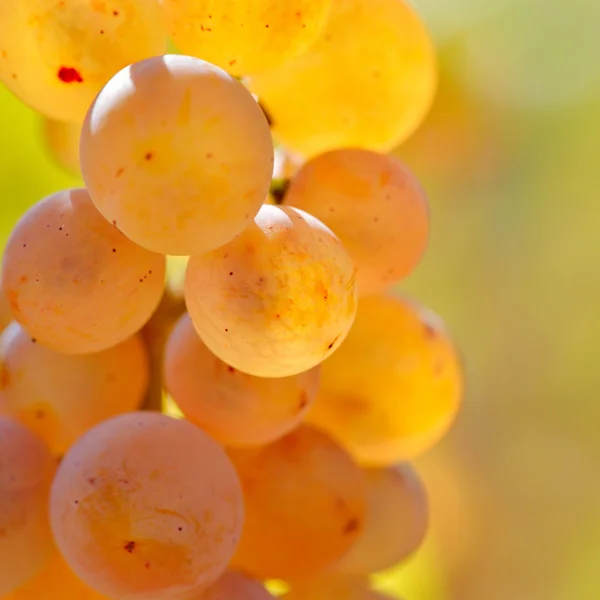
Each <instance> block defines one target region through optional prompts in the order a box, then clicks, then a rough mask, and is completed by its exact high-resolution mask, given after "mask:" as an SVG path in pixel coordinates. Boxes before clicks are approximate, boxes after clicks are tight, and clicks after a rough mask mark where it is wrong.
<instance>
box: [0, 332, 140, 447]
mask: <svg viewBox="0 0 600 600" xmlns="http://www.w3.org/2000/svg"><path fill="white" fill-rule="evenodd" d="M0 360H1V363H0V364H1V367H0V402H1V403H3V404H4V408H5V410H7V411H8V413H9V414H11V415H12V416H14V417H15V418H17V419H18V420H19V421H21V422H22V423H23V424H25V425H27V426H29V427H30V428H31V429H32V430H33V431H35V432H36V433H37V434H38V435H39V436H40V437H41V438H43V439H44V440H45V441H46V443H47V444H48V446H49V447H50V450H51V451H52V453H53V454H54V455H56V456H61V455H63V454H64V453H65V452H66V451H67V450H68V448H69V447H70V446H71V444H73V442H74V441H75V440H76V439H77V438H79V437H80V436H81V435H83V434H84V433H85V432H86V431H87V430H88V429H90V428H91V427H93V426H94V425H97V424H98V423H100V422H101V421H104V420H105V419H107V418H109V417H112V416H114V415H117V414H120V413H124V412H128V411H131V410H134V409H135V408H137V407H138V406H139V405H140V404H141V402H142V400H143V397H144V394H145V392H146V388H147V386H148V377H149V369H150V366H149V361H148V353H147V351H146V347H145V345H144V343H143V342H142V340H141V338H140V337H138V336H134V337H131V338H129V339H128V340H126V341H124V342H121V343H120V344H117V345H116V346H113V347H111V348H108V349H107V350H103V351H101V352H94V353H92V354H79V355H69V354H61V353H59V352H56V351H54V350H50V349H49V348H46V347H45V346H42V345H41V344H39V343H37V342H35V341H34V340H32V339H31V337H30V336H29V334H28V333H27V332H26V331H25V330H24V329H23V328H22V327H21V326H20V325H19V324H17V323H13V324H12V325H10V326H9V327H8V329H7V330H6V331H5V332H4V334H3V335H2V338H1V339H0Z"/></svg>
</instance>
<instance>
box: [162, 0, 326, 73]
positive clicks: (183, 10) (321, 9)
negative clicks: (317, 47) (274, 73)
mask: <svg viewBox="0 0 600 600" xmlns="http://www.w3.org/2000/svg"><path fill="white" fill-rule="evenodd" d="M161 3H162V5H163V8H164V10H165V15H166V17H167V23H168V26H169V31H170V32H171V33H172V35H173V40H174V41H175V44H176V45H177V47H178V48H179V49H180V50H181V51H182V52H184V53H185V54H190V55H193V56H199V57H200V58H202V59H204V60H208V61H210V62H212V63H214V64H216V65H218V66H220V67H221V68H223V69H225V70H226V71H228V72H230V73H233V74H235V75H249V74H251V73H258V72H261V71H265V70H268V69H272V68H273V67H277V66H279V65H282V64H284V63H285V62H286V61H287V60H289V59H290V58H292V57H293V56H296V55H297V54H300V53H301V52H302V51H304V50H305V49H306V48H308V47H309V46H310V45H311V44H312V43H313V42H314V41H315V40H316V38H317V36H318V35H319V33H320V32H321V30H322V29H323V27H324V25H325V22H326V19H327V16H328V14H329V10H330V8H331V5H332V0H319V1H318V2H315V1H314V0H285V1H283V2H282V1H281V0H227V2H214V0H161Z"/></svg>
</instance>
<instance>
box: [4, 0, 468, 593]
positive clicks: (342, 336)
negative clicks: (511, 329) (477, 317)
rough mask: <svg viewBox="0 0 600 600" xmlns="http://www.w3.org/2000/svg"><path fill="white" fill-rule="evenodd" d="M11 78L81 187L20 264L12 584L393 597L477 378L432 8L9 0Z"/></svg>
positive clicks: (17, 256)
mask: <svg viewBox="0 0 600 600" xmlns="http://www.w3.org/2000/svg"><path fill="white" fill-rule="evenodd" d="M167 48H170V49H171V50H170V51H169V53H167ZM175 49H176V50H175ZM0 80H1V81H2V82H3V84H4V85H6V86H7V87H8V88H9V89H10V90H11V91H12V92H13V93H14V94H15V95H16V96H17V97H18V98H19V99H20V100H21V101H22V102H24V103H25V104H27V105H29V106H30V107H31V108H32V109H34V110H35V111H37V113H39V117H40V123H41V127H40V139H39V143H40V144H41V145H43V147H45V148H46V150H47V152H49V153H50V154H51V155H52V156H53V158H54V159H55V161H56V163H57V164H58V165H59V166H60V167H62V168H63V169H65V170H67V171H69V172H71V173H73V174H75V175H77V176H78V177H80V178H81V185H80V186H79V187H77V188H72V189H62V190H54V191H53V193H51V194H50V195H48V196H47V197H45V198H41V199H39V201H38V202H37V203H36V204H35V205H33V206H32V207H31V208H30V209H29V210H28V211H27V212H26V213H25V214H23V215H22V216H21V218H20V219H19V221H18V222H17V223H16V225H15V227H14V230H13V232H12V234H11V236H10V238H9V240H8V242H7V243H6V246H5V248H4V251H3V255H2V275H1V288H0V330H1V331H2V334H1V337H0V600H102V599H104V600H110V599H113V600H268V598H273V593H272V592H271V591H269V590H271V589H274V588H272V586H270V582H271V581H272V580H278V581H279V582H280V583H281V584H282V585H283V587H282V588H281V589H285V592H284V596H283V597H284V598H287V599H288V600H376V599H383V598H387V596H383V595H381V594H380V592H378V591H376V590H375V589H373V586H372V579H371V577H372V575H373V574H375V573H378V572H380V571H382V570H384V569H387V568H389V567H392V566H395V565H398V564H400V563H402V562H403V561H405V560H406V559H407V558H409V557H410V556H412V555H413V554H414V553H415V552H417V551H418V549H419V548H420V546H421V544H422V543H423V540H424V539H425V537H426V534H427V529H428V499H427V492H426V490H425V488H424V485H423V483H422V482H421V480H420V478H419V475H418V473H417V472H416V470H415V469H414V467H413V466H412V465H411V464H410V463H409V462H408V461H412V460H413V459H414V458H415V457H417V456H419V455H420V454H422V453H424V452H426V451H427V450H429V449H430V448H431V447H432V446H433V445H434V444H435V443H437V442H438V441H439V440H440V439H441V438H442V437H443V436H444V435H445V434H446V432H447V431H448V430H449V428H450V427H451V425H452V423H453V422H454V419H455V418H456V415H457V413H458V411H459V409H460V405H461V401H462V395H463V387H464V382H463V373H462V368H461V361H460V359H459V353H458V350H457V348H456V346H455V344H454V342H453V340H452V338H451V336H450V335H449V333H448V331H447V329H446V327H445V326H444V324H443V322H442V321H441V319H440V318H439V317H437V316H436V315H435V314H434V313H433V312H432V311H431V310H430V309H428V308H425V307H423V306H422V305H421V304H419V303H418V302H417V301H415V300H413V299H411V298H408V297H406V296H405V295H404V294H403V293H402V292H401V291H399V290H398V289H397V285H398V284H401V283H402V281H403V279H404V278H405V277H406V276H407V275H409V274H410V273H411V272H413V270H414V269H415V268H416V267H417V266H418V263H419V262H420V260H421V258H422V257H423V255H424V254H425V252H426V249H427V243H428V239H429V232H430V212H429V205H428V201H427V197H426V193H425V191H424V189H423V188H422V186H421V185H420V183H419V181H418V179H417V178H416V177H415V175H414V174H413V173H412V171H411V169H410V166H409V165H406V164H403V163H402V162H400V161H399V160H398V159H396V158H394V157H392V156H390V155H388V154H387V152H388V151H390V150H391V149H393V148H394V147H395V146H397V145H398V144H399V143H401V142H403V141H404V140H405V139H406V138H407V137H408V136H409V135H410V134H411V133H412V132H413V131H415V130H416V129H417V128H418V127H419V125H420V124H421V122H422V121H423V119H424V117H425V116H426V114H427V112H428V110H429V107H430V105H431V103H432V100H433V97H434V94H435V89H436V81H437V70H436V61H435V52H434V49H433V45H432V43H431V40H430V38H429V35H428V32H427V29H426V27H425V26H424V24H423V22H422V21H421V19H420V17H419V15H418V14H417V12H416V11H415V9H414V8H413V7H412V5H411V3H410V2H409V1H408V0H285V2H283V1H282V0H219V1H215V0H109V1H106V2H99V1H96V0H62V1H60V2H58V1H53V0H52V1H51V0H20V1H18V2H15V1H14V0H0ZM32 176H34V174H32ZM184 271H185V272H184Z"/></svg>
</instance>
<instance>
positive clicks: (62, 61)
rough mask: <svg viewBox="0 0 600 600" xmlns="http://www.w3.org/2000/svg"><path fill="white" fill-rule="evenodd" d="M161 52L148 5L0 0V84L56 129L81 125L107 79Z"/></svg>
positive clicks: (155, 9) (125, 0) (141, 1)
mask: <svg viewBox="0 0 600 600" xmlns="http://www.w3.org/2000/svg"><path fill="white" fill-rule="evenodd" d="M165 48H166V29H165V26H164V22H163V19H162V15H161V11H160V8H159V6H158V3H157V2H155V1H151V2H149V1H148V0H110V2H102V1H99V0H61V1H60V2H58V1H57V0H18V1H17V2H14V1H13V0H0V80H2V81H3V82H4V83H5V84H6V86H7V87H8V88H9V89H10V90H12V91H13V92H14V93H15V94H16V95H17V96H18V97H19V98H21V100H23V101H24V102H25V103H26V104H29V105H30V106H31V107H32V108H34V109H35V110H37V111H39V112H40V113H42V114H44V115H46V116H48V117H50V118H52V119H56V120H58V121H70V122H74V123H77V122H79V123H81V121H82V120H83V118H84V116H85V113H86V111H87V109H88V107H89V105H90V104H91V103H92V101H93V100H94V97H95V96H96V94H97V93H98V92H99V91H100V89H101V88H102V86H103V85H104V84H105V83H106V82H107V81H108V80H109V79H110V78H111V77H112V75H113V74H114V73H116V72H117V71H118V70H119V69H122V68H123V67H125V66H127V65H129V64H131V63H133V62H136V61H138V60H141V59H143V58H147V57H148V56H155V55H157V54H163V53H164V51H165Z"/></svg>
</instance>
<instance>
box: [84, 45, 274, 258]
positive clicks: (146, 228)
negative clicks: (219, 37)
mask: <svg viewBox="0 0 600 600" xmlns="http://www.w3.org/2000/svg"><path fill="white" fill-rule="evenodd" d="M81 169H82V172H83V178H84V180H85V183H86V186H87V188H88V189H89V192H90V195H91V197H92V200H93V202H94V204H95V205H96V207H97V208H98V210H99V211H100V212H101V213H102V214H103V215H104V216H105V217H106V218H107V219H108V220H109V221H113V222H115V223H116V224H117V226H118V227H119V229H121V230H122V231H123V233H124V234H125V235H127V236H128V237H130V238H131V239H132V240H133V241H134V242H136V243H138V244H140V245H141V246H144V247H145V248H148V249H149V250H153V251H155V252H160V253H162V254H173V255H190V254H199V253H202V252H206V251H208V250H212V249H214V248H217V247H219V246H221V245H223V244H226V243H227V242H229V241H230V240H231V239H232V238H233V237H234V236H235V235H237V234H238V233H240V231H242V230H243V229H244V228H245V227H246V226H247V225H249V224H250V223H251V222H252V219H253V218H254V216H255V215H256V213H257V212H258V209H259V208H260V206H261V204H262V202H263V200H264V199H265V197H266V195H267V192H268V190H269V185H270V183H271V175H272V172H273V143H272V139H271V132H270V130H269V126H268V124H267V121H266V119H265V117H264V115H263V113H262V111H261V110H260V108H259V106H258V104H257V103H256V101H255V100H254V98H253V97H252V95H251V94H250V92H248V90H247V89H246V88H245V87H244V86H243V85H242V84H241V83H240V82H239V81H237V80H236V79H234V78H233V77H231V76H230V75H228V74H227V73H226V72H225V71H223V70H221V69H219V68H218V67H215V66H213V65H211V64H209V63H207V62H204V61H202V60H200V59H197V58H192V57H189V56H179V55H167V56H159V57H154V58H149V59H147V60H144V61H141V62H139V63H136V64H134V65H131V66H129V67H127V68H125V69H123V70H122V71H120V72H119V73H117V74H116V75H115V76H114V77H113V78H112V79H111V80H110V81H109V82H108V83H107V85H106V86H105V87H104V89H103V90H102V91H101V92H100V94H99V95H98V97H97V98H96V100H95V101H94V104H93V105H92V106H91V108H90V110H89V112H88V114H87V117H86V120H85V123H84V125H83V131H82V135H81Z"/></svg>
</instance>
